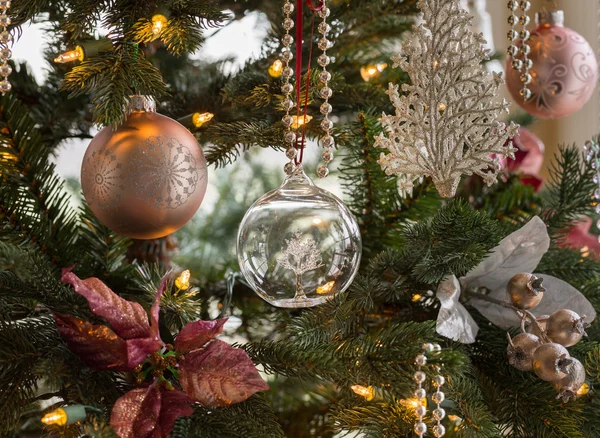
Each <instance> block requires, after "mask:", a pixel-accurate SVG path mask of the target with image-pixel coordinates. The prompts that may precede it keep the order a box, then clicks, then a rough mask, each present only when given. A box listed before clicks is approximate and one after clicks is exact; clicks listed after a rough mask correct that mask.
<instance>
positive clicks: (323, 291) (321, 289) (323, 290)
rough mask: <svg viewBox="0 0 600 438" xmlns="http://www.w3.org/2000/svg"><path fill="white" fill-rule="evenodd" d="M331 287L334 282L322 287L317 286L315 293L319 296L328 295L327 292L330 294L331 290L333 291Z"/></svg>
mask: <svg viewBox="0 0 600 438" xmlns="http://www.w3.org/2000/svg"><path fill="white" fill-rule="evenodd" d="M333 286H335V281H330V282H328V283H325V284H324V285H322V286H319V287H318V288H317V293H318V294H319V295H325V294H328V293H329V292H331V289H333Z"/></svg>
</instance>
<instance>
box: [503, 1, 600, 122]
mask: <svg viewBox="0 0 600 438" xmlns="http://www.w3.org/2000/svg"><path fill="white" fill-rule="evenodd" d="M536 23H537V24H538V26H537V28H536V29H535V30H533V31H532V32H531V38H530V40H529V41H528V42H527V44H528V45H529V46H530V47H531V51H530V53H529V54H528V58H529V59H530V60H531V61H532V63H533V64H532V69H531V71H530V72H529V73H530V75H531V77H526V78H522V77H521V72H519V71H518V70H515V69H513V68H512V67H511V65H512V63H513V61H514V59H513V57H511V56H508V57H507V60H506V85H507V86H508V90H509V91H510V94H511V95H512V97H513V99H514V100H515V102H517V103H518V104H519V105H520V106H521V107H522V108H523V109H524V110H525V111H527V112H528V113H529V114H531V115H532V116H535V117H539V118H542V119H559V118H561V117H565V116H568V115H570V114H572V113H574V112H576V111H579V110H580V109H581V108H582V107H583V106H584V105H585V104H586V103H587V101H588V100H590V98H591V97H592V95H593V94H594V88H595V87H596V81H597V79H598V63H597V61H596V56H595V55H594V49H593V48H592V47H591V46H590V44H589V43H588V42H587V41H586V40H585V38H584V37H582V36H581V35H579V34H578V33H577V32H575V31H574V30H572V29H569V28H568V27H565V26H564V13H563V11H543V12H540V13H538V14H536ZM517 59H520V56H517ZM523 79H525V80H526V81H531V82H527V83H528V85H527V88H529V90H530V91H531V97H530V98H529V99H527V100H523V97H521V95H520V94H519V93H520V90H521V89H522V88H523V82H522V81H523Z"/></svg>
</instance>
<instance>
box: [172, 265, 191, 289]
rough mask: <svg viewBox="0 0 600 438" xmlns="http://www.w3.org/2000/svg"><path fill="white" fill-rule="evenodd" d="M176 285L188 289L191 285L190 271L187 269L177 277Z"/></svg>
mask: <svg viewBox="0 0 600 438" xmlns="http://www.w3.org/2000/svg"><path fill="white" fill-rule="evenodd" d="M175 287H176V288H177V289H179V290H188V289H189V287H190V271H189V270H188V269H186V270H185V271H183V272H182V273H181V274H180V275H179V277H177V278H176V279H175Z"/></svg>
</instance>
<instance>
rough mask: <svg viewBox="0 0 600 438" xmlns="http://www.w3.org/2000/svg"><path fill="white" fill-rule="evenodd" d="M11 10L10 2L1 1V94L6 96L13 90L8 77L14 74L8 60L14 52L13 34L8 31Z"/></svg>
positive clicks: (8, 0)
mask: <svg viewBox="0 0 600 438" xmlns="http://www.w3.org/2000/svg"><path fill="white" fill-rule="evenodd" d="M9 8H10V0H0V28H1V29H2V30H0V59H1V65H0V76H1V77H2V80H0V93H2V95H3V96H4V95H5V94H6V93H8V92H9V91H10V89H11V88H12V86H11V84H10V82H8V79H7V78H8V76H9V75H10V74H11V73H12V68H11V66H10V65H9V64H8V60H9V59H10V58H11V56H12V51H11V50H10V48H9V47H8V45H9V44H10V43H11V42H12V40H13V38H12V35H11V33H10V32H9V31H8V26H9V25H10V17H9V16H8V9H9Z"/></svg>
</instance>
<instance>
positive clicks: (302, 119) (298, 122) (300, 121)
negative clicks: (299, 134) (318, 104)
mask: <svg viewBox="0 0 600 438" xmlns="http://www.w3.org/2000/svg"><path fill="white" fill-rule="evenodd" d="M292 118H293V120H294V121H293V122H292V129H298V128H299V127H301V126H304V125H306V124H307V123H308V122H310V121H311V120H312V116H309V115H308V114H307V115H302V116H292Z"/></svg>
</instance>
